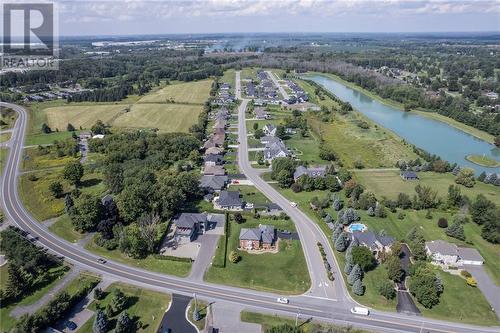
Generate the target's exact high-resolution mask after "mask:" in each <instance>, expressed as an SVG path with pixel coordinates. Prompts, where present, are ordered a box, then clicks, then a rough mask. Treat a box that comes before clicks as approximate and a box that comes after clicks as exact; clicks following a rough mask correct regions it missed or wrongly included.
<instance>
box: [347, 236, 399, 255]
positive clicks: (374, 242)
mask: <svg viewBox="0 0 500 333" xmlns="http://www.w3.org/2000/svg"><path fill="white" fill-rule="evenodd" d="M351 236H352V239H353V241H356V242H357V243H358V244H359V245H362V246H366V247H367V248H369V249H370V250H371V251H372V253H373V254H374V255H375V257H376V258H378V255H379V253H381V252H385V253H390V252H391V246H392V244H393V243H394V238H392V237H390V236H380V235H377V234H375V233H374V232H372V231H365V232H362V231H355V232H353V233H352V235H351Z"/></svg>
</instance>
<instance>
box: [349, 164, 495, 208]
mask: <svg viewBox="0 0 500 333" xmlns="http://www.w3.org/2000/svg"><path fill="white" fill-rule="evenodd" d="M354 175H355V178H356V180H357V181H358V182H359V183H361V184H362V185H364V186H365V188H366V189H367V190H368V191H371V192H373V193H375V195H378V196H379V197H380V196H382V195H384V196H386V197H387V198H390V199H396V198H397V195H398V194H399V193H400V192H403V193H408V194H413V193H415V190H414V189H415V186H416V185H417V184H421V185H427V186H430V187H431V188H432V189H434V190H436V191H437V192H438V196H440V197H446V196H447V195H448V187H449V186H450V185H455V176H453V175H452V174H451V173H435V172H420V173H419V174H418V176H419V177H420V180H419V181H417V182H416V181H404V180H403V179H401V177H400V176H399V171H357V172H355V173H354ZM460 189H461V191H462V194H465V195H467V196H468V197H469V198H470V199H474V198H475V197H476V196H477V195H478V194H483V195H484V196H485V197H486V198H488V199H489V200H491V201H493V202H494V203H495V204H497V205H500V188H499V187H497V186H494V185H490V184H484V183H482V182H476V184H475V185H474V187H472V188H467V187H465V186H460Z"/></svg>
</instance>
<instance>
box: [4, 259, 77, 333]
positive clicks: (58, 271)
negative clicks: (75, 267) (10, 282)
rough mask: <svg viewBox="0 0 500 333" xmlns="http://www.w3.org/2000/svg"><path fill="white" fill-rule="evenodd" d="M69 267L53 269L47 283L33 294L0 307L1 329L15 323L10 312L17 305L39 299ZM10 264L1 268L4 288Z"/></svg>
mask: <svg viewBox="0 0 500 333" xmlns="http://www.w3.org/2000/svg"><path fill="white" fill-rule="evenodd" d="M67 269H68V267H66V266H61V267H57V268H53V269H51V271H50V272H49V276H48V279H47V281H46V282H45V283H43V284H41V285H39V286H38V288H36V289H35V290H33V291H32V292H31V294H29V295H27V296H26V297H24V298H23V299H22V300H20V301H18V302H15V303H12V304H10V305H8V306H2V307H0V331H1V332H8V331H9V330H10V329H11V328H12V327H13V326H14V324H15V322H16V319H15V318H13V317H11V316H10V312H11V311H12V310H13V309H14V308H15V307H16V306H25V305H30V304H33V303H35V302H36V301H38V300H39V299H40V298H42V297H43V295H45V294H46V293H48V292H49V290H50V289H52V288H53V287H54V286H55V285H56V284H57V283H58V282H59V279H61V278H62V277H63V276H64V275H65V274H66V272H67ZM8 276H9V275H8V264H6V265H4V266H2V267H1V268H0V287H1V288H4V287H5V285H6V283H7V279H8Z"/></svg>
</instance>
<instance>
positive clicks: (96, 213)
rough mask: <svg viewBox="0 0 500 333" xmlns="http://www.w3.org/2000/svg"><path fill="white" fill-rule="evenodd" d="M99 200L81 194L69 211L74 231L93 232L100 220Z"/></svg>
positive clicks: (100, 206)
mask: <svg viewBox="0 0 500 333" xmlns="http://www.w3.org/2000/svg"><path fill="white" fill-rule="evenodd" d="M101 216H102V204H101V199H99V197H96V196H92V195H90V194H82V195H81V196H80V197H79V198H77V199H76V200H75V205H74V206H73V208H72V209H71V214H70V218H71V222H72V224H73V226H74V227H75V229H76V230H78V231H82V232H87V231H94V230H95V229H96V228H97V224H98V223H99V221H100V220H101Z"/></svg>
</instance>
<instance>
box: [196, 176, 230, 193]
mask: <svg viewBox="0 0 500 333" xmlns="http://www.w3.org/2000/svg"><path fill="white" fill-rule="evenodd" d="M228 181H229V177H228V176H208V175H207V176H202V177H201V179H200V188H202V189H203V190H205V191H206V192H209V193H213V192H219V191H220V190H222V189H223V188H224V187H226V185H227V183H228Z"/></svg>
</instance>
